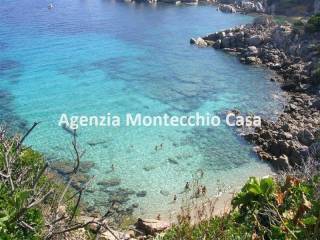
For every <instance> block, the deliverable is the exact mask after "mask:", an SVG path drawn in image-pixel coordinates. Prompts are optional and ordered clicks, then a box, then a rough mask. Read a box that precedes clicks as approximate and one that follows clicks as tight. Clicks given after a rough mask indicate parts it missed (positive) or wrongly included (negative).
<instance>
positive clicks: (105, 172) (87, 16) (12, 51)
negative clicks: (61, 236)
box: [0, 0, 281, 217]
mask: <svg viewBox="0 0 320 240" xmlns="http://www.w3.org/2000/svg"><path fill="white" fill-rule="evenodd" d="M48 3H49V1H43V0H20V1H15V0H12V1H9V0H2V1H1V5H0V52H1V54H0V117H1V120H2V121H5V122H8V123H9V124H10V125H11V126H16V127H17V128H19V129H24V128H25V127H27V126H30V125H31V124H32V122H34V121H42V123H41V125H40V126H39V127H38V128H37V129H36V130H35V131H34V132H33V134H32V135H31V136H30V138H29V139H28V144H30V145H32V146H33V147H34V148H36V149H38V150H40V151H42V152H43V153H45V154H46V156H49V157H50V158H55V159H66V158H67V157H68V156H69V149H70V136H69V135H68V134H66V132H65V131H64V130H62V129H61V127H59V126H58V120H59V117H60V115H61V114H62V113H67V114H70V115H71V114H75V115H103V114H106V113H108V112H110V113H113V114H120V115H123V114H125V113H127V112H131V113H139V112H140V113H143V114H149V115H159V114H163V113H168V114H177V115H182V114H190V113H192V112H196V111H199V112H203V113H205V112H216V113H222V112H225V111H226V110H228V109H233V108H237V109H240V110H241V111H242V112H256V113H258V114H264V115H265V116H268V117H273V116H274V115H275V112H276V111H278V110H279V109H280V108H281V101H280V100H279V99H277V98H275V97H274V96H275V95H276V94H277V93H279V91H280V90H279V87H278V86H277V85H276V84H274V83H272V82H270V81H269V80H268V78H269V74H270V73H269V72H268V71H266V70H263V69H260V68H256V67H252V66H245V65H241V64H240V63H239V62H238V60H237V59H236V58H234V57H231V56H230V55H227V54H225V53H223V52H220V51H215V50H213V49H210V48H207V49H199V48H197V47H195V46H191V45H190V44H189V39H190V37H194V36H201V35H204V34H206V33H210V32H213V31H218V30H222V29H225V28H228V27H232V26H234V25H239V24H244V23H248V22H250V21H251V20H252V18H251V17H250V16H243V15H238V14H234V15H228V14H223V13H220V12H217V11H216V9H215V8H214V7H213V6H173V5H157V6H155V5H148V4H125V3H122V2H115V1H107V0H105V1H102V0H92V1H86V0H70V1H62V0H55V1H54V5H55V8H54V9H52V10H48V8H47V5H48ZM79 142H80V143H81V146H82V148H84V149H86V154H85V156H84V160H87V161H93V162H95V163H96V166H95V168H94V169H93V170H92V172H91V174H93V175H96V180H97V181H99V180H101V179H111V178H119V179H121V185H120V187H122V188H129V189H133V190H145V191H147V195H146V197H144V198H136V197H134V196H132V197H131V199H130V201H129V202H128V203H127V204H132V203H138V204H139V208H137V209H136V211H135V214H137V215H143V214H145V215H149V216H153V217H154V216H155V215H156V214H157V213H159V212H167V213H168V212H169V211H171V210H173V209H176V207H177V204H178V203H177V204H169V203H170V202H171V201H172V197H173V195H174V194H175V193H178V192H181V191H182V189H183V187H184V184H185V182H186V181H191V179H192V178H193V176H194V174H195V173H196V172H197V170H198V169H202V170H203V171H204V178H203V179H202V180H201V181H202V182H203V183H204V184H206V185H207V188H208V190H209V194H210V195H214V194H216V188H217V185H216V182H217V181H218V180H220V181H221V182H223V183H225V184H226V185H228V186H229V185H232V186H235V187H236V186H239V185H240V184H241V183H242V182H243V181H244V179H246V178H247V177H248V176H250V175H264V174H267V173H269V172H270V169H269V167H268V166H267V165H266V164H263V163H261V162H260V161H258V160H257V158H256V156H255V155H254V154H252V152H251V146H249V145H248V144H247V143H245V142H244V141H243V140H241V138H239V137H238V136H237V134H236V133H235V131H234V129H232V128H229V127H226V126H221V127H218V128H214V129H213V128H204V127H202V128H168V127H164V128H154V127H151V128H146V127H140V128H125V127H120V128H95V127H90V128H83V129H80V130H79ZM92 142H104V143H103V144H100V145H96V146H92V145H90V144H88V143H92ZM161 143H162V144H163V146H164V147H163V150H161V151H155V150H154V149H155V146H156V145H159V144H161ZM169 158H170V159H175V161H176V162H178V164H173V163H172V162H170V161H168V159H169ZM112 164H113V165H114V166H115V171H114V172H112V173H110V166H111V165H112ZM144 169H148V171H146V170H144ZM93 187H94V188H95V185H93ZM116 188H117V187H115V189H116ZM160 190H163V191H166V192H168V193H169V196H163V194H161V193H160ZM86 199H87V201H88V202H89V204H91V205H94V204H96V203H97V202H100V203H101V201H105V202H107V201H108V200H107V199H108V194H107V193H104V192H101V191H99V190H96V191H95V192H94V193H90V194H88V195H87V197H86Z"/></svg>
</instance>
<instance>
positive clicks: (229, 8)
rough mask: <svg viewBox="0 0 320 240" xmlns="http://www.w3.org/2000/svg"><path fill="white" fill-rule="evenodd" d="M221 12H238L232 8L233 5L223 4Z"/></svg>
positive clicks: (220, 8)
mask: <svg viewBox="0 0 320 240" xmlns="http://www.w3.org/2000/svg"><path fill="white" fill-rule="evenodd" d="M219 10H220V11H221V12H224V13H235V12H237V10H236V9H235V7H233V6H231V5H228V4H222V5H220V6H219Z"/></svg>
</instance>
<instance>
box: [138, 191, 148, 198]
mask: <svg viewBox="0 0 320 240" xmlns="http://www.w3.org/2000/svg"><path fill="white" fill-rule="evenodd" d="M136 196H137V197H145V196H147V191H140V192H137V193H136Z"/></svg>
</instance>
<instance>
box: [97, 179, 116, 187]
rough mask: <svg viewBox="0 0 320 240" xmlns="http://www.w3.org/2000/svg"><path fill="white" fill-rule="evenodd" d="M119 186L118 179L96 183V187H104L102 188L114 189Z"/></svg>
mask: <svg viewBox="0 0 320 240" xmlns="http://www.w3.org/2000/svg"><path fill="white" fill-rule="evenodd" d="M120 184H121V179H118V178H113V179H107V180H102V181H100V182H98V183H97V185H99V186H104V187H114V186H118V185H120Z"/></svg>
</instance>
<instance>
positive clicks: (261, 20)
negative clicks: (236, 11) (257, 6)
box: [253, 16, 274, 26]
mask: <svg viewBox="0 0 320 240" xmlns="http://www.w3.org/2000/svg"><path fill="white" fill-rule="evenodd" d="M253 24H254V25H263V26H270V25H273V24H274V22H273V20H272V17H271V16H259V17H256V18H255V19H254V20H253Z"/></svg>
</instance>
